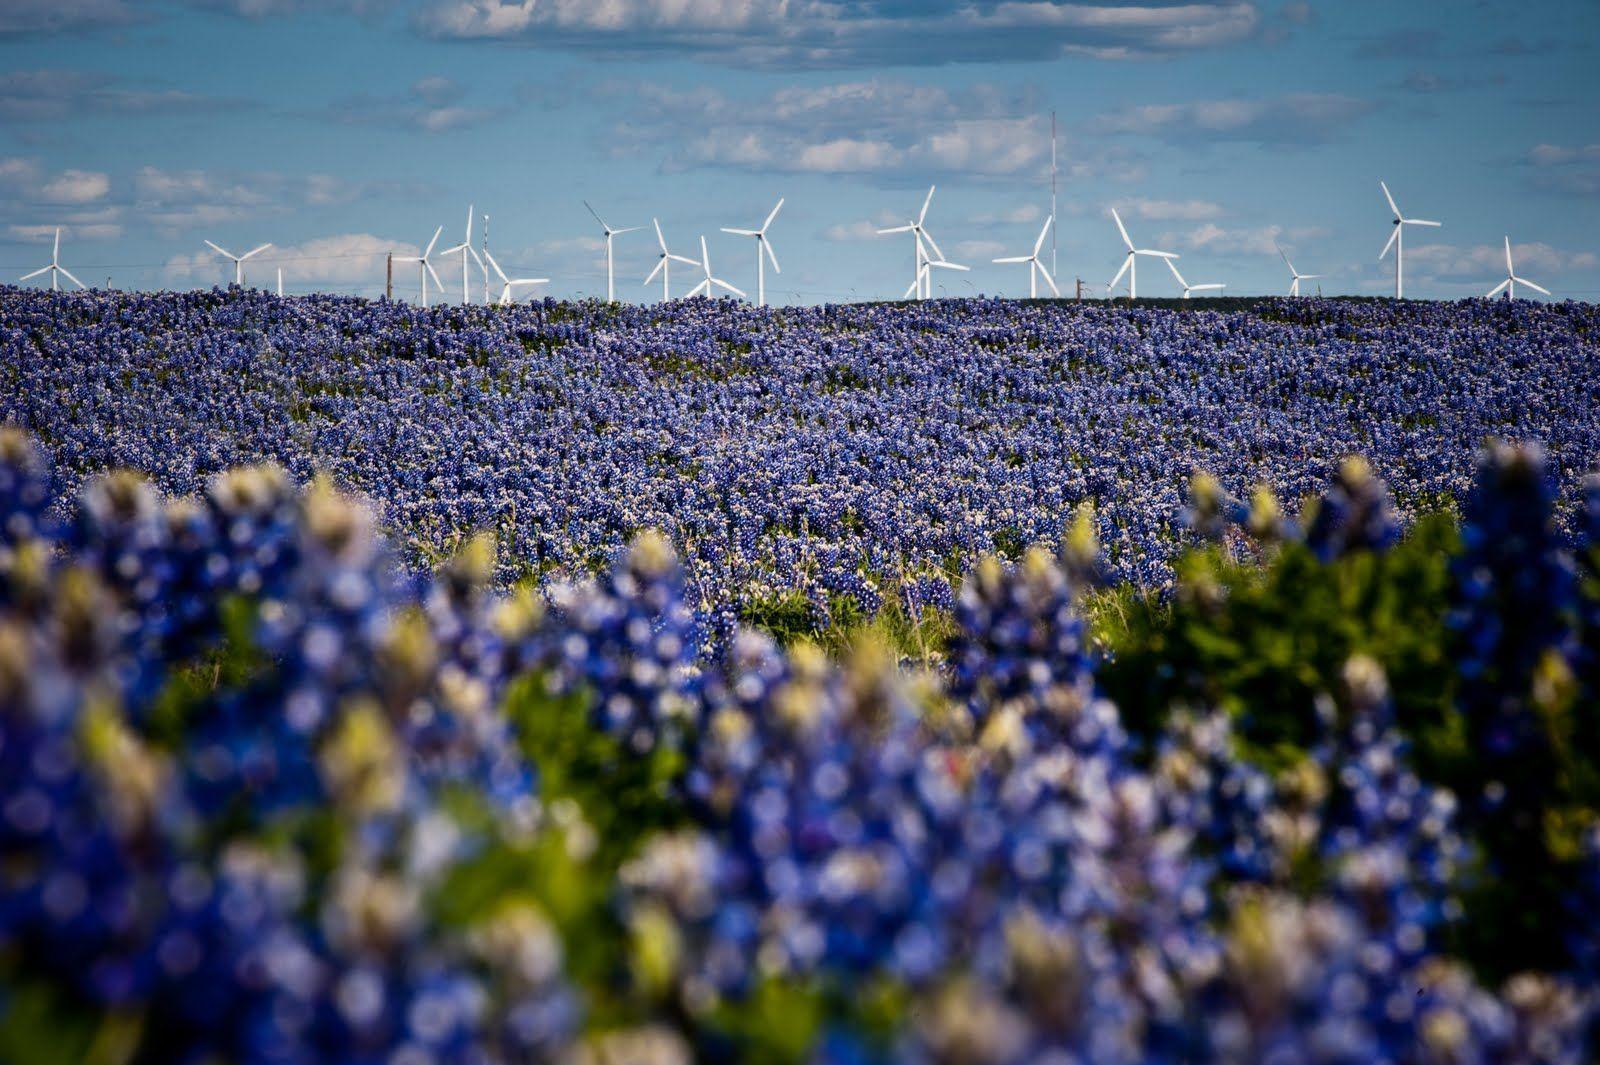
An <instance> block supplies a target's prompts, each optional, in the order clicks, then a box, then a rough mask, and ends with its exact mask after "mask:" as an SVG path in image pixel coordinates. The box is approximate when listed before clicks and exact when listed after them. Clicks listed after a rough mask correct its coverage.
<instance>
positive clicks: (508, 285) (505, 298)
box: [483, 248, 550, 307]
mask: <svg viewBox="0 0 1600 1065" xmlns="http://www.w3.org/2000/svg"><path fill="white" fill-rule="evenodd" d="M483 257H484V258H485V259H488V260H489V265H490V266H492V267H494V272H495V273H496V274H498V275H499V276H500V282H501V284H502V285H503V286H504V287H502V288H501V289H500V306H502V307H504V306H506V305H508V304H509V303H511V290H512V289H514V288H516V287H517V286H518V285H548V284H549V283H550V279H549V278H548V277H507V276H506V272H505V271H504V270H502V269H500V264H499V263H497V262H495V261H494V256H493V255H490V254H489V249H488V248H485V249H484V250H483Z"/></svg>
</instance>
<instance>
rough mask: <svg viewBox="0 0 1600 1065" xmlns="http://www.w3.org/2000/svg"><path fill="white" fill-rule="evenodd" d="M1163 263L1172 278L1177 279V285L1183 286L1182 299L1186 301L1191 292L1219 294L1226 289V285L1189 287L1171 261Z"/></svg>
mask: <svg viewBox="0 0 1600 1065" xmlns="http://www.w3.org/2000/svg"><path fill="white" fill-rule="evenodd" d="M1164 261H1165V262H1166V264H1167V269H1168V270H1171V271H1172V276H1173V277H1175V278H1177V279H1178V284H1179V285H1182V286H1183V298H1184V299H1188V298H1189V293H1191V292H1221V291H1222V290H1223V289H1225V288H1227V287H1228V286H1227V285H1191V284H1189V282H1187V281H1185V280H1184V279H1183V275H1182V274H1180V273H1178V267H1177V265H1176V264H1175V263H1173V261H1172V260H1171V259H1166V260H1164Z"/></svg>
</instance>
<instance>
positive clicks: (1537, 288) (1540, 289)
mask: <svg viewBox="0 0 1600 1065" xmlns="http://www.w3.org/2000/svg"><path fill="white" fill-rule="evenodd" d="M61 272H62V273H63V274H67V272H66V271H65V270H63V271H61ZM67 276H68V277H71V276H72V275H71V274H67ZM1517 284H1519V285H1527V286H1528V287H1529V288H1531V289H1533V290H1534V291H1535V292H1543V293H1544V294H1545V295H1546V296H1548V295H1550V290H1549V289H1547V288H1545V287H1544V286H1543V285H1535V284H1534V283H1533V282H1532V281H1529V280H1528V279H1527V278H1525V277H1519V278H1517Z"/></svg>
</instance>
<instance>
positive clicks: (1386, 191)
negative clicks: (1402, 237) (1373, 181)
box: [1378, 181, 1400, 218]
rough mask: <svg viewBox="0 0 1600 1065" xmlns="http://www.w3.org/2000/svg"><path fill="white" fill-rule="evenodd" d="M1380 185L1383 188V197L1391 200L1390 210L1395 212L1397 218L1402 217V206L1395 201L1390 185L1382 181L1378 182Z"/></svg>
mask: <svg viewBox="0 0 1600 1065" xmlns="http://www.w3.org/2000/svg"><path fill="white" fill-rule="evenodd" d="M1378 186H1379V187H1380V188H1382V189H1383V198H1384V199H1386V200H1388V201H1389V210H1391V211H1393V212H1394V216H1395V217H1396V218H1399V217H1400V207H1399V205H1398V204H1396V203H1395V202H1394V197H1393V196H1391V195H1389V186H1388V185H1385V184H1384V183H1383V182H1381V181H1380V182H1378Z"/></svg>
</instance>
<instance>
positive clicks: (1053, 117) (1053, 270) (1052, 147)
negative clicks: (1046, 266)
mask: <svg viewBox="0 0 1600 1065" xmlns="http://www.w3.org/2000/svg"><path fill="white" fill-rule="evenodd" d="M1050 217H1051V218H1054V219H1057V224H1055V225H1052V226H1051V227H1050V276H1051V277H1054V276H1055V273H1056V230H1058V229H1060V228H1061V226H1060V224H1059V220H1060V218H1061V216H1060V215H1058V214H1056V113H1055V112H1054V111H1051V112H1050Z"/></svg>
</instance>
